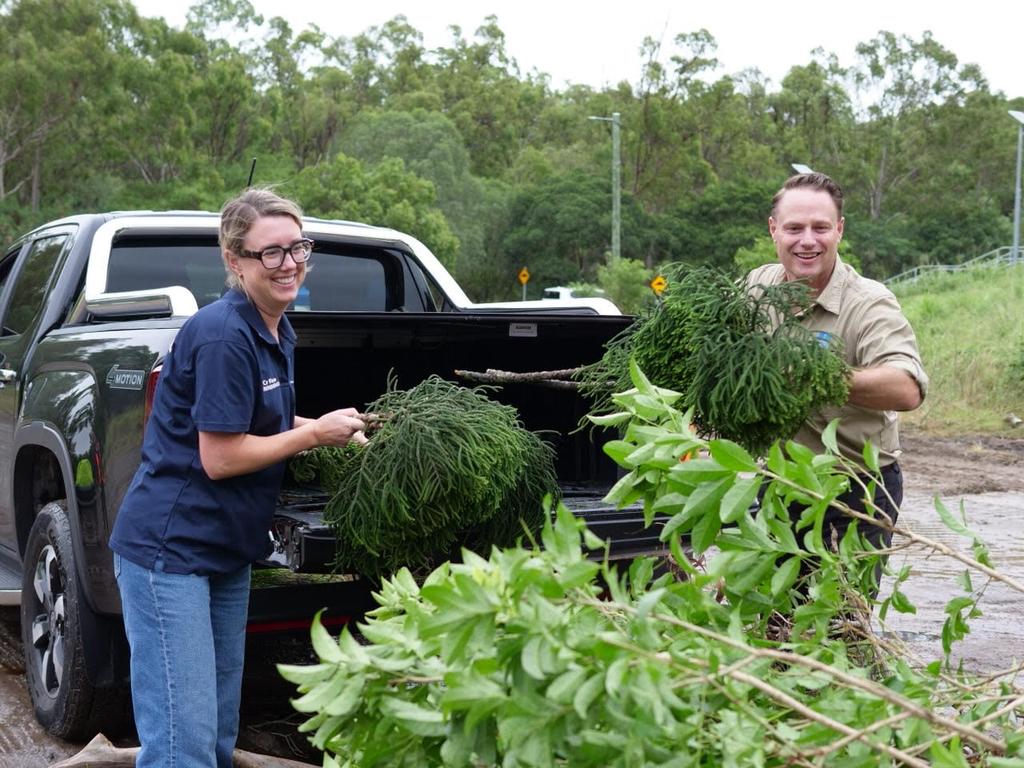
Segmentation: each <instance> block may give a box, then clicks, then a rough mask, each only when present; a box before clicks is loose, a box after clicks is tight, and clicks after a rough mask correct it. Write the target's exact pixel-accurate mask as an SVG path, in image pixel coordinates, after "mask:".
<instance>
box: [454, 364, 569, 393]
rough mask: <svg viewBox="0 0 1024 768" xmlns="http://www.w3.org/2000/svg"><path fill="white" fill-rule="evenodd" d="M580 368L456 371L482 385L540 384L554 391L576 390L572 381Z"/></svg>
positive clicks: (464, 377)
mask: <svg viewBox="0 0 1024 768" xmlns="http://www.w3.org/2000/svg"><path fill="white" fill-rule="evenodd" d="M578 370H579V369H578V368H565V369H563V370H559V371H528V372H522V373H519V372H516V371H501V370H498V369H497V368H488V369H487V370H486V371H484V372H482V373H481V372H480V371H459V370H457V371H455V375H456V376H458V377H459V378H462V379H466V380H468V381H475V382H479V383H481V384H540V385H541V386H545V387H551V388H553V389H568V390H576V389H578V388H579V384H578V383H577V382H575V381H573V380H572V378H571V377H572V375H573V374H574V373H576V371H578Z"/></svg>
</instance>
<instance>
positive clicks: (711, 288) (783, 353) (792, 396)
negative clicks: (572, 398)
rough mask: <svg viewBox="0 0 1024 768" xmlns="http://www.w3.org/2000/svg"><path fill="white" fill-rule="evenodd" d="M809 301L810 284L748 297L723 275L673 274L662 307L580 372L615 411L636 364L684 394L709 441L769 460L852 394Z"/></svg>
mask: <svg viewBox="0 0 1024 768" xmlns="http://www.w3.org/2000/svg"><path fill="white" fill-rule="evenodd" d="M809 303H810V301H809V295H808V291H807V288H806V286H804V285H803V284H801V283H793V282H787V283H783V284H781V285H768V286H760V287H758V288H756V289H754V290H748V289H747V287H746V286H744V285H743V284H742V283H737V282H735V281H734V280H733V279H732V278H731V277H730V276H729V275H728V274H726V273H724V272H722V271H720V270H716V269H712V268H709V267H696V268H686V267H682V266H676V267H673V268H672V269H671V270H670V276H669V281H668V288H667V290H666V291H665V293H664V295H663V300H662V301H661V302H660V303H659V304H658V306H657V307H655V308H654V309H652V310H651V311H649V312H648V313H647V314H646V315H643V316H641V317H639V318H637V320H636V322H635V323H633V325H632V326H630V327H629V328H627V329H626V330H625V331H623V332H622V333H621V334H619V335H618V336H616V337H615V338H614V339H612V340H611V341H610V342H609V343H608V344H607V345H606V348H605V354H604V356H603V357H602V358H601V360H599V361H598V362H596V363H594V364H592V365H589V366H585V367H584V368H582V369H580V371H579V372H578V374H577V380H578V381H579V382H580V389H581V390H582V391H583V393H584V394H586V395H587V396H588V397H590V398H591V401H592V402H593V404H594V408H593V410H594V412H595V413H597V414H604V413H609V412H611V411H612V410H613V408H614V406H613V404H612V401H611V396H612V393H614V392H621V391H622V390H624V389H628V388H629V387H630V386H631V385H630V380H629V360H630V358H631V357H632V358H634V359H635V360H636V362H637V363H638V364H639V366H640V368H641V369H642V370H643V371H644V372H645V373H646V374H647V375H648V376H649V378H650V380H651V381H652V382H653V383H654V384H656V385H657V386H660V387H665V388H668V389H673V390H675V391H677V392H680V393H681V394H682V400H681V405H682V407H683V409H684V410H685V409H688V408H690V407H692V408H693V409H694V411H693V413H694V426H695V427H696V428H697V429H698V431H699V432H700V433H701V434H704V435H717V436H719V437H724V438H728V439H730V440H733V441H735V442H737V443H740V444H741V445H743V446H744V447H746V448H747V449H748V450H750V451H752V452H754V453H758V454H761V453H763V452H764V451H765V450H766V449H767V447H768V446H769V445H771V444H772V442H773V441H775V440H777V439H788V438H790V437H792V436H793V435H794V434H795V433H796V431H797V430H798V429H799V428H800V425H801V424H802V423H803V422H804V421H805V420H806V419H807V417H808V416H809V415H811V414H813V413H814V412H816V411H818V410H820V409H821V408H822V407H823V406H825V405H827V404H836V405H840V404H842V403H844V402H846V398H847V396H848V393H849V369H848V368H847V366H846V364H845V362H844V361H843V360H842V358H841V356H840V350H839V349H837V348H836V342H835V341H834V340H833V341H832V342H830V343H829V344H822V343H821V342H820V341H819V340H818V339H817V338H816V337H815V335H814V334H813V333H812V332H811V331H809V330H807V329H806V328H804V327H803V326H802V325H800V322H799V318H798V314H799V312H800V311H801V310H803V309H806V308H807V307H808V306H809Z"/></svg>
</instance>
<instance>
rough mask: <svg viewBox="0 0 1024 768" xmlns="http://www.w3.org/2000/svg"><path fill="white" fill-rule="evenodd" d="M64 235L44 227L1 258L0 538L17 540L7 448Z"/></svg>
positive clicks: (10, 455)
mask: <svg viewBox="0 0 1024 768" xmlns="http://www.w3.org/2000/svg"><path fill="white" fill-rule="evenodd" d="M68 238H69V234H68V233H67V232H66V231H65V232H56V233H44V234H42V235H41V236H40V237H38V238H36V239H35V240H32V241H31V242H30V243H28V245H27V247H25V248H24V249H22V250H21V252H20V253H18V252H13V253H11V254H8V257H7V259H6V260H5V261H4V262H3V263H2V264H0V283H2V286H3V287H2V289H0V542H11V543H12V544H14V543H15V541H16V540H15V531H14V499H13V492H12V481H13V476H14V456H13V453H12V450H11V449H12V445H13V439H14V429H15V427H16V425H17V420H18V411H19V406H20V403H21V393H22V388H23V387H24V384H25V380H24V373H25V372H24V370H23V368H24V364H25V362H26V360H27V358H28V355H29V354H30V353H31V349H32V346H33V345H34V343H35V341H36V339H37V336H38V331H39V328H38V325H39V320H40V315H41V314H42V311H41V310H42V308H43V306H44V304H45V302H46V297H47V295H48V291H49V288H50V284H51V282H52V280H53V274H54V268H55V267H56V265H57V259H58V257H59V256H60V254H61V252H62V251H63V250H64V246H65V245H66V244H67V242H68Z"/></svg>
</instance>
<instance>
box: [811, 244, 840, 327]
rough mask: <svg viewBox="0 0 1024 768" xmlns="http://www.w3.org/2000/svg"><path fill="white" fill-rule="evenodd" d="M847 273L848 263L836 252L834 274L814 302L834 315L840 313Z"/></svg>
mask: <svg viewBox="0 0 1024 768" xmlns="http://www.w3.org/2000/svg"><path fill="white" fill-rule="evenodd" d="M846 275H847V269H846V265H845V264H843V261H842V259H840V258H839V254H836V264H835V266H834V267H833V268H832V276H831V277H829V279H828V284H827V285H826V286H825V289H824V290H823V291H822V292H821V293H819V294H818V296H817V298H815V300H814V303H815V304H817V305H818V306H820V307H821V308H822V309H824V310H826V311H828V312H831V313H832V314H833V315H838V314H839V307H840V306H841V304H842V298H843V288H844V287H845V286H846Z"/></svg>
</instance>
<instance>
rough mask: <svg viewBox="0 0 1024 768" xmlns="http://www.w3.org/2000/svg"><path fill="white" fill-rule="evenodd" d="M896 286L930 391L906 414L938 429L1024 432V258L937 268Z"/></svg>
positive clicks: (925, 428)
mask: <svg viewBox="0 0 1024 768" xmlns="http://www.w3.org/2000/svg"><path fill="white" fill-rule="evenodd" d="M895 293H896V296H897V298H898V299H899V301H900V304H901V305H902V307H903V310H904V312H905V313H906V314H907V317H909V318H910V322H911V324H912V325H913V326H914V330H915V332H916V333H917V338H918V342H919V343H920V346H921V356H922V358H923V360H924V365H925V369H926V370H927V371H928V376H929V378H930V380H931V387H930V389H929V392H928V398H927V399H926V400H925V403H924V405H922V406H921V408H919V409H918V410H917V411H915V412H913V413H908V414H903V416H902V419H903V421H904V423H905V424H908V425H910V426H912V427H914V428H916V429H920V430H922V431H925V432H929V433H932V434H939V435H971V434H989V435H1005V436H1009V437H1021V438H1024V424H1022V425H1021V426H1019V427H1017V428H1016V429H1014V428H1012V427H1011V426H1010V425H1009V424H1008V423H1007V422H1006V416H1007V415H1008V414H1010V413H1013V414H1016V415H1017V416H1019V417H1021V418H1024V265H1021V266H1018V267H1005V266H1004V267H988V268H977V269H972V270H970V271H965V272H961V273H950V274H937V275H934V276H931V277H929V278H926V279H922V280H920V281H918V282H916V283H913V284H907V285H903V286H896V288H895Z"/></svg>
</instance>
